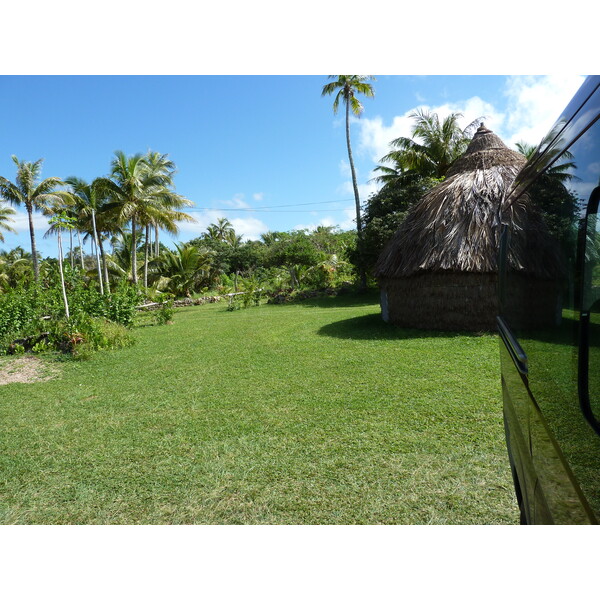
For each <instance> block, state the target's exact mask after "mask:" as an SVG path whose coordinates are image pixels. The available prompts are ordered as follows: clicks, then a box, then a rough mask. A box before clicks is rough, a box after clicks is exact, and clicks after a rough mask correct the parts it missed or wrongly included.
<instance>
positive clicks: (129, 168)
mask: <svg viewBox="0 0 600 600" xmlns="http://www.w3.org/2000/svg"><path fill="white" fill-rule="evenodd" d="M166 184H168V177H165V176H164V175H160V174H150V172H149V170H148V164H147V162H146V161H145V160H144V157H143V156H142V155H141V154H139V153H138V154H135V155H134V156H129V157H128V156H126V155H125V153H124V152H122V151H121V150H117V151H116V152H115V158H114V159H113V160H112V162H111V175H110V178H108V177H99V178H98V179H97V184H96V185H97V186H98V188H99V191H100V193H102V194H107V195H109V196H111V202H110V203H109V204H110V207H111V208H112V209H114V211H116V213H117V215H118V216H117V220H118V222H119V223H125V222H130V223H131V260H132V277H133V283H134V284H136V285H137V282H138V279H137V237H136V236H137V226H138V217H140V216H141V215H142V214H143V212H144V210H143V204H144V201H145V200H146V199H147V197H148V194H149V190H150V189H151V188H153V187H156V186H161V185H166Z"/></svg>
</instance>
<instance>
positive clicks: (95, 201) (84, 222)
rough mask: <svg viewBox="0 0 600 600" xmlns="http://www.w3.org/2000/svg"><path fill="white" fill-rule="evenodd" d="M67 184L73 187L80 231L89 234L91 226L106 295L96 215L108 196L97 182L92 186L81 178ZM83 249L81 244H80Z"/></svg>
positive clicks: (100, 279) (97, 265)
mask: <svg viewBox="0 0 600 600" xmlns="http://www.w3.org/2000/svg"><path fill="white" fill-rule="evenodd" d="M65 183H67V184H68V185H70V186H71V190H72V194H73V203H74V211H73V212H75V214H76V215H77V218H78V230H79V229H82V230H83V231H86V232H89V229H90V228H89V227H88V225H91V234H92V239H93V240H94V246H95V252H94V254H95V255H96V267H97V270H98V282H99V284H100V293H101V294H104V282H103V280H102V271H101V265H100V238H99V236H98V227H97V223H96V214H97V212H98V210H99V209H101V207H102V206H103V204H104V203H105V202H106V195H105V194H103V193H102V190H101V186H99V185H98V183H97V182H96V180H94V181H93V182H92V183H91V184H89V183H87V182H86V181H85V180H84V179H81V178H79V177H68V178H67V179H65ZM80 247H81V242H80Z"/></svg>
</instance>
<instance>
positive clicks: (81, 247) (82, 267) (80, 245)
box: [77, 229, 85, 271]
mask: <svg viewBox="0 0 600 600" xmlns="http://www.w3.org/2000/svg"><path fill="white" fill-rule="evenodd" d="M77 240H78V241H79V259H80V260H81V270H82V271H83V270H84V269H85V265H84V264H83V244H82V243H81V233H79V229H78V230H77Z"/></svg>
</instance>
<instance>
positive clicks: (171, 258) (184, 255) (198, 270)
mask: <svg viewBox="0 0 600 600" xmlns="http://www.w3.org/2000/svg"><path fill="white" fill-rule="evenodd" d="M175 248H176V250H175V251H174V252H167V253H165V254H163V255H162V256H161V257H160V261H159V264H160V267H159V270H160V273H161V275H162V276H163V277H165V278H166V279H167V280H168V282H169V283H168V287H169V289H170V291H172V292H173V293H174V294H175V295H179V296H188V297H189V296H191V294H192V292H193V290H194V288H195V287H196V286H197V285H198V284H200V283H201V282H202V281H203V280H205V279H207V278H208V276H209V270H210V265H211V259H212V256H213V254H214V253H213V252H212V251H211V250H206V249H204V248H198V247H197V246H193V245H191V244H175Z"/></svg>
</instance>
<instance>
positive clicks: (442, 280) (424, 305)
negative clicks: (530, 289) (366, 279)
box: [380, 271, 498, 331]
mask: <svg viewBox="0 0 600 600" xmlns="http://www.w3.org/2000/svg"><path fill="white" fill-rule="evenodd" d="M496 282H497V276H496V274H495V273H483V274H481V273H461V272H459V271H457V272H450V273H423V274H419V275H413V276H410V277H400V278H397V279H381V280H380V285H381V288H382V292H383V291H385V293H386V295H387V309H388V315H389V322H390V323H394V324H395V325H399V326H400V327H411V328H415V329H437V330H443V331H492V330H495V329H496V315H497V314H498V301H497V291H496Z"/></svg>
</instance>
